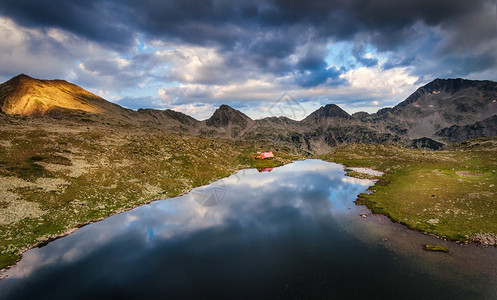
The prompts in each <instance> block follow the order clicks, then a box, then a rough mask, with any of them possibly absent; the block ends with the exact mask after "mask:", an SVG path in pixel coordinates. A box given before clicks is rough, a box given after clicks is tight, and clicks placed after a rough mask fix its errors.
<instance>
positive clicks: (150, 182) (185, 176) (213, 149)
mask: <svg viewBox="0 0 497 300" xmlns="http://www.w3.org/2000/svg"><path fill="white" fill-rule="evenodd" d="M0 122H3V123H2V124H1V126H0V200H1V202H0V269H1V268H4V267H6V266H9V265H12V264H13V263H15V261H16V260H17V259H19V257H20V255H21V254H22V252H23V251H24V250H26V249H28V248H29V247H32V246H33V245H36V244H38V243H40V242H43V241H46V240H48V239H51V238H53V237H56V236H60V235H61V234H64V232H67V231H69V230H71V229H73V228H76V227H78V226H80V225H82V224H85V223H88V222H92V221H96V220H100V219H102V218H105V217H107V216H109V215H112V214H114V213H118V212H121V211H125V210H128V209H131V208H133V207H136V206H139V205H141V204H144V203H148V202H150V201H153V200H157V199H165V198H171V197H175V196H178V195H181V194H183V193H186V192H188V191H189V190H191V189H192V188H194V187H197V186H201V185H205V184H208V183H210V182H212V181H214V180H217V179H219V178H222V177H226V176H229V175H230V174H233V173H234V172H236V171H237V170H239V169H242V168H254V167H274V166H279V165H282V164H285V163H288V162H290V161H291V160H292V159H297V158H298V157H293V156H290V155H288V154H286V152H285V151H276V152H275V154H276V155H277V156H279V157H278V158H277V159H273V160H264V161H260V160H256V159H255V158H254V157H253V156H254V153H255V152H256V151H257V150H259V151H260V150H261V149H264V150H265V149H269V150H274V146H272V145H268V144H267V143H260V144H255V143H246V142H240V141H228V140H219V139H210V138H200V137H193V136H189V135H181V134H171V133H165V132H161V131H157V130H147V129H146V128H125V127H122V128H119V127H112V126H105V125H100V126H95V125H87V124H84V125H74V124H72V123H62V124H58V123H57V121H55V120H48V121H47V120H43V119H38V120H24V119H21V118H10V119H7V120H6V119H3V120H0ZM50 122H52V123H50ZM87 126H90V127H87ZM21 205H23V206H22V207H21Z"/></svg>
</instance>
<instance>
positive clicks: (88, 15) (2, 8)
mask: <svg viewBox="0 0 497 300" xmlns="http://www.w3.org/2000/svg"><path fill="white" fill-rule="evenodd" d="M0 14H2V15H4V16H6V17H9V18H12V19H14V20H15V21H16V22H18V23H19V24H21V25H23V26H28V27H43V28H61V29H64V30H67V31H70V32H72V33H74V34H77V35H80V36H83V37H85V38H88V39H89V40H93V41H97V42H99V43H103V44H106V45H109V46H112V47H114V48H118V49H122V47H123V46H125V45H129V43H130V42H132V40H133V34H132V33H131V32H132V31H130V30H133V29H132V28H129V26H128V25H126V24H128V23H129V20H128V17H129V16H130V14H129V12H128V11H127V10H126V7H125V6H122V5H120V4H119V3H118V2H116V3H114V2H112V1H98V0H79V1H65V0H52V1H39V0H20V1H19V0H2V1H1V3H0Z"/></svg>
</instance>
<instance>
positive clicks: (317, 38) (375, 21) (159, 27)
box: [0, 0, 496, 87]
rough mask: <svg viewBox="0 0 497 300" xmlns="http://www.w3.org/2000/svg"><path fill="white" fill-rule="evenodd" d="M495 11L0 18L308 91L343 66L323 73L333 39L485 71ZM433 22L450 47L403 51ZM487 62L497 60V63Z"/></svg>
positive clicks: (37, 5)
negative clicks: (189, 48) (185, 52)
mask: <svg viewBox="0 0 497 300" xmlns="http://www.w3.org/2000/svg"><path fill="white" fill-rule="evenodd" d="M492 5H493V6H492ZM489 7H494V15H495V2H494V1H490V0H475V1H468V0H391V1H369V0H316V1H298V0H259V1H233V0H205V1H196V0H170V1H156V0H127V1H113V0H107V1H97V0H80V1H66V0H53V1H39V0H3V1H1V2H0V14H2V15H4V16H6V17H9V18H12V19H13V20H15V21H16V22H18V23H19V24H21V25H23V26H28V27H37V28H40V27H41V28H60V29H64V30H67V31H69V32H72V33H74V34H76V35H78V36H82V37H85V38H87V39H89V40H91V41H95V42H98V43H100V44H103V45H105V46H107V47H111V48H112V49H116V50H118V51H120V53H123V52H126V50H130V49H132V48H133V47H135V46H136V44H135V43H136V38H137V37H138V36H143V37H144V38H145V39H147V40H149V41H150V40H163V41H167V42H170V43H175V44H181V45H198V46H207V47H212V48H215V49H216V50H217V51H218V52H219V53H221V54H222V55H223V58H224V63H225V67H226V68H238V69H246V70H247V71H245V73H246V74H247V76H248V75H253V74H265V73H266V74H272V75H276V76H288V75H292V74H293V75H294V76H295V81H296V82H297V81H298V82H300V83H299V85H300V86H304V87H308V86H313V85H320V84H324V83H326V82H328V81H329V80H333V79H336V78H337V77H338V76H339V73H338V72H341V71H346V70H343V69H342V70H340V69H339V70H340V71H337V70H331V71H330V70H328V69H326V62H325V58H326V54H327V51H326V45H327V44H328V43H330V42H335V41H349V42H352V43H354V45H355V47H354V49H353V51H352V53H351V55H353V56H354V57H355V59H356V61H357V63H358V64H359V65H362V66H367V67H371V66H375V65H377V64H378V60H376V59H374V58H367V57H365V56H364V55H365V54H366V51H365V48H364V47H365V45H366V44H371V45H373V46H374V47H375V48H376V49H377V50H378V51H379V52H388V51H390V52H391V51H394V52H395V51H397V52H398V53H397V57H394V59H395V61H391V62H390V61H388V62H386V65H387V66H392V67H393V66H401V65H409V64H411V63H416V62H417V60H416V56H419V55H420V53H419V52H418V53H414V51H424V54H425V55H426V56H427V57H429V58H431V57H434V58H436V56H437V55H438V56H439V57H438V59H440V60H441V61H443V58H444V57H453V55H454V53H455V54H457V55H463V56H464V57H465V58H467V62H468V63H467V64H465V65H462V66H461V67H460V69H459V70H460V72H462V73H466V74H467V73H468V72H470V71H474V70H481V69H482V68H484V67H485V66H482V65H481V63H480V59H479V58H478V57H475V58H474V64H473V63H472V62H471V59H470V58H471V57H470V56H468V55H467V53H468V52H471V51H472V49H473V47H478V46H479V45H481V44H484V43H485V42H486V40H488V39H489V38H492V37H495V27H496V26H495V22H494V20H492V22H494V23H493V24H491V25H492V26H493V27H492V26H489V24H488V20H486V19H485V20H484V21H481V22H476V20H478V17H479V16H480V15H481V14H482V12H485V11H487V10H488V8H489ZM426 26H429V27H430V26H431V27H433V28H434V27H437V28H441V29H442V30H444V31H445V34H447V36H448V37H447V41H446V42H445V44H444V47H443V49H438V50H437V51H438V52H436V53H432V51H433V49H432V48H433V47H428V49H420V48H415V49H411V50H409V49H407V48H405V45H406V44H410V43H413V41H414V42H418V41H421V42H423V41H424V42H426V40H429V41H433V39H432V38H431V37H426V32H425V30H424V28H426ZM303 45H304V48H306V47H307V48H306V49H304V50H303V49H302V46H303ZM464 51H466V53H463V52H464ZM487 53H488V50H487V51H486V52H485V53H483V54H484V55H487ZM421 54H423V53H421ZM488 55H489V56H491V57H492V58H495V56H492V55H491V54H488ZM394 56H395V55H394ZM149 59H151V58H149ZM487 61H488V62H489V64H490V65H491V66H495V59H490V60H487ZM145 64H146V63H145ZM100 66H103V65H100ZM486 66H487V67H488V64H487V65H486ZM89 67H93V68H97V67H98V65H95V66H90V65H89ZM337 67H339V68H340V67H342V66H337ZM100 69H102V67H101V68H100ZM108 70H109V73H110V72H111V70H112V66H109V68H108ZM242 73H243V71H242ZM306 76H308V78H306ZM221 79H222V80H225V78H220V79H219V80H221ZM210 80H211V82H210V83H215V82H216V78H214V77H212V78H211V79H210Z"/></svg>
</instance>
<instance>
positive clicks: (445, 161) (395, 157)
mask: <svg viewBox="0 0 497 300" xmlns="http://www.w3.org/2000/svg"><path fill="white" fill-rule="evenodd" d="M489 140H491V141H493V139H489ZM480 145H484V144H481V143H480ZM466 147H469V146H468V145H466ZM496 154H497V152H496V151H495V150H494V149H487V148H485V147H483V146H479V147H471V148H470V149H468V150H465V151H459V150H458V149H449V150H444V151H425V150H412V149H405V148H402V147H399V146H394V145H348V146H345V147H342V148H339V149H337V150H336V151H335V152H334V153H330V154H328V155H323V156H320V158H322V159H324V160H328V161H334V162H338V163H341V164H344V165H346V166H350V167H352V166H360V167H369V168H373V169H377V170H380V171H383V172H385V175H384V176H383V177H381V178H380V180H379V181H378V182H377V184H376V185H375V186H374V187H372V188H371V190H373V191H374V193H372V194H361V195H360V197H359V199H358V201H357V203H358V204H363V205H366V206H367V207H368V208H370V209H371V210H372V211H373V212H375V213H381V214H385V215H387V216H389V217H390V218H391V219H392V220H393V221H396V222H400V223H403V224H405V225H407V226H408V227H409V228H412V229H415V230H419V231H423V232H427V233H433V234H435V235H438V236H441V237H445V238H449V239H452V240H458V241H467V240H469V239H470V237H471V236H473V235H475V234H477V233H478V232H487V233H496V232H497V200H496V199H497V172H496V170H497V161H496V159H495V157H496V156H497V155H496ZM475 174H476V175H477V176H474V175H475ZM349 175H352V176H354V175H358V174H355V173H349ZM360 176H362V175H360Z"/></svg>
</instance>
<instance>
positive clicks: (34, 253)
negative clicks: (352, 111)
mask: <svg viewBox="0 0 497 300" xmlns="http://www.w3.org/2000/svg"><path fill="white" fill-rule="evenodd" d="M371 184H373V183H372V182H371V181H368V180H358V179H354V178H350V177H346V176H345V172H344V171H343V167H342V166H340V165H337V164H333V163H327V162H323V161H320V160H306V161H300V162H295V163H293V164H290V165H286V166H283V167H280V168H275V169H273V170H272V171H271V172H261V173H260V172H258V171H257V170H255V169H253V170H242V171H240V172H239V173H237V174H236V175H233V176H231V177H229V178H225V179H223V180H220V181H218V182H215V183H213V184H211V185H209V186H207V187H203V188H198V189H195V190H194V191H192V193H190V194H187V195H184V196H181V197H177V198H173V199H168V200H163V201H157V202H153V203H151V204H149V205H144V206H142V207H139V208H136V209H133V210H131V211H128V212H125V213H122V214H119V215H115V216H112V217H110V218H108V219H106V220H104V221H102V222H98V223H94V224H91V225H88V226H85V227H83V228H81V229H80V230H78V231H76V232H75V233H73V234H71V235H69V236H67V237H64V238H61V239H58V240H56V241H54V242H51V243H49V244H48V245H46V246H45V247H42V248H37V249H32V250H30V251H28V252H26V253H25V255H24V258H23V259H22V260H21V261H20V262H19V263H18V264H17V265H16V266H15V267H13V268H12V269H11V270H9V273H8V275H9V277H8V278H6V279H3V280H1V281H0V298H1V299H100V298H120V299H128V298H129V299H137V298H140V299H146V298H157V299H165V298H173V299H174V298H182V299H190V298H197V299H198V298H230V299H233V298H250V299H255V298H276V297H280V298H333V299H351V298H356V297H357V298H358V297H364V298H367V299H371V298H373V299H374V298H386V299H423V298H430V299H475V298H487V299H495V298H497V293H496V291H497V286H496V285H497V274H496V269H497V268H496V267H497V253H496V252H497V250H496V249H495V248H484V247H481V246H476V245H466V246H460V245H457V244H455V243H447V242H443V241H440V240H437V239H434V238H433V237H430V236H426V235H423V234H420V233H418V232H414V231H410V230H407V229H406V228H405V227H404V226H401V225H398V224H393V223H392V222H390V221H389V220H388V219H387V218H385V217H382V216H375V215H370V214H369V213H368V211H367V210H366V209H365V208H364V207H361V206H356V205H355V204H354V203H353V201H354V200H355V199H356V196H357V194H359V193H361V192H364V191H365V190H366V189H367V188H368V187H369V186H370V185H371ZM363 213H366V214H368V217H367V218H362V217H361V216H360V215H361V214H363ZM426 243H437V244H440V245H444V246H446V247H448V248H449V250H450V252H449V253H434V252H425V251H423V250H422V245H423V244H426Z"/></svg>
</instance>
